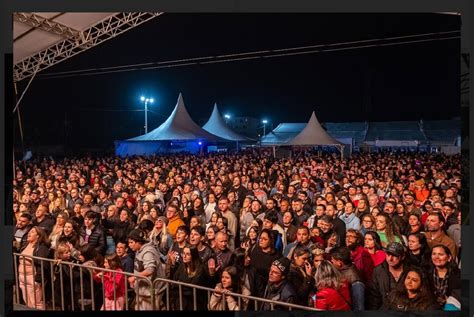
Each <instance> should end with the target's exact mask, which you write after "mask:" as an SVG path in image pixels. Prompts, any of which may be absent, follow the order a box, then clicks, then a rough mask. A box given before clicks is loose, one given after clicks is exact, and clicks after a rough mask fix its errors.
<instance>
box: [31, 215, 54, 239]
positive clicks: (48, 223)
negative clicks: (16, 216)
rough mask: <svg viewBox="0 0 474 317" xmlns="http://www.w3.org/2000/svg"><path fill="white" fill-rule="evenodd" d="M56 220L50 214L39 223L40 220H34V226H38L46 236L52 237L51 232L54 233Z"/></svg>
mask: <svg viewBox="0 0 474 317" xmlns="http://www.w3.org/2000/svg"><path fill="white" fill-rule="evenodd" d="M54 222H55V221H54V218H53V217H52V216H50V215H48V214H46V215H45V216H44V218H43V220H41V221H38V219H36V218H35V219H33V226H38V227H40V228H42V229H44V230H45V231H46V235H48V236H49V235H50V234H51V231H53V227H54Z"/></svg>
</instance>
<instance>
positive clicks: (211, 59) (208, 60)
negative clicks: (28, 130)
mask: <svg viewBox="0 0 474 317" xmlns="http://www.w3.org/2000/svg"><path fill="white" fill-rule="evenodd" d="M455 33H456V34H459V35H456V36H449V37H437V38H428V39H418V40H416V39H415V40H408V41H395V42H393V41H394V40H401V39H410V38H420V37H426V36H434V35H443V36H444V35H449V34H455ZM452 39H460V31H446V32H438V33H424V34H413V35H405V36H397V37H387V38H377V39H368V40H359V41H349V42H340V43H330V44H317V45H310V46H299V47H292V48H283V49H275V50H260V51H253V52H245V53H236V54H226V55H218V56H207V57H197V58H187V59H178V60H170V61H162V62H153V63H141V64H130V65H122V66H112V67H103V68H90V69H82V70H73V71H64V72H56V73H49V74H41V75H38V76H37V78H38V79H51V78H64V77H71V76H90V75H98V74H111V73H118V72H127V71H135V70H150V69H160V68H170V67H180V66H189V65H201V64H213V63H223V62H233V61H241V60H250V59H259V58H272V57H282V56H294V55H303V54H314V53H323V52H331V51H343V50H355V49H363V48H370V47H380V46H394V45H406V44H414V43H422V42H432V41H442V40H452ZM381 41H385V42H382V43H376V44H368V45H352V46H348V47H340V48H337V46H344V45H350V44H363V43H373V42H381ZM387 41H388V43H387ZM390 41H392V42H390ZM334 47H335V48H334ZM315 48H316V49H315ZM309 49H311V50H309ZM291 51H299V52H291ZM279 52H287V53H282V54H275V53H279ZM257 54H260V55H257ZM264 54H267V55H264ZM251 55H257V56H251ZM244 56H246V57H244ZM227 57H231V58H227ZM237 57H240V58H237ZM147 65H149V66H147ZM137 67H138V68H137Z"/></svg>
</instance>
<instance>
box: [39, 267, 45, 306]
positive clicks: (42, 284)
mask: <svg viewBox="0 0 474 317" xmlns="http://www.w3.org/2000/svg"><path fill="white" fill-rule="evenodd" d="M43 262H44V261H43V260H41V262H40V263H41V289H42V292H43V294H42V295H41V297H42V299H43V305H44V310H46V291H45V286H44V264H43Z"/></svg>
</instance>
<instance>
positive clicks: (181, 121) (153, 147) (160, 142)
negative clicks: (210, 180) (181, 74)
mask: <svg viewBox="0 0 474 317" xmlns="http://www.w3.org/2000/svg"><path fill="white" fill-rule="evenodd" d="M218 141H224V140H223V139H221V138H219V137H218V136H215V135H213V134H211V133H209V132H207V131H205V130H204V129H202V128H201V127H200V126H199V125H197V124H196V123H195V122H194V121H193V119H191V116H190V115H189V113H188V111H187V110H186V107H185V106H184V101H183V97H182V95H181V94H179V97H178V102H177V103H176V107H175V108H174V110H173V112H172V113H171V115H170V116H169V117H168V119H166V121H165V122H163V123H162V124H161V125H160V126H159V127H158V128H156V129H154V130H153V131H150V132H148V133H147V134H144V135H140V136H137V137H134V138H130V139H127V140H124V141H118V142H116V143H115V153H116V154H117V155H120V156H126V155H152V154H156V153H163V152H178V151H189V152H198V151H199V150H200V149H201V145H202V144H204V143H206V144H207V143H209V142H218Z"/></svg>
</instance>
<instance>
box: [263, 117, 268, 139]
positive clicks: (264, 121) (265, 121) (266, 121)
mask: <svg viewBox="0 0 474 317" xmlns="http://www.w3.org/2000/svg"><path fill="white" fill-rule="evenodd" d="M262 123H263V136H265V125H266V124H267V123H268V120H266V119H265V120H262Z"/></svg>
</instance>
